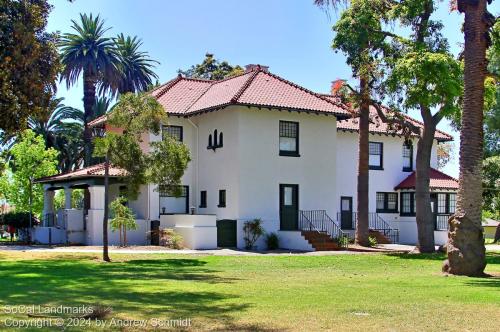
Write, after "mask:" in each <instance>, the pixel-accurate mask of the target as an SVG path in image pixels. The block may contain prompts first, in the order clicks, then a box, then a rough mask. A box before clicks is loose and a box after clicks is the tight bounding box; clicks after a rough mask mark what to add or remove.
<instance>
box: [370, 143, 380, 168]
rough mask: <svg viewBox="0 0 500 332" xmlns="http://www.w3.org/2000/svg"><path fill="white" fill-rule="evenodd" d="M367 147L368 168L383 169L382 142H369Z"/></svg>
mask: <svg viewBox="0 0 500 332" xmlns="http://www.w3.org/2000/svg"><path fill="white" fill-rule="evenodd" d="M369 144H370V145H369V148H368V153H369V165H370V169H383V157H384V156H383V150H384V146H383V143H380V142H370V143H369Z"/></svg>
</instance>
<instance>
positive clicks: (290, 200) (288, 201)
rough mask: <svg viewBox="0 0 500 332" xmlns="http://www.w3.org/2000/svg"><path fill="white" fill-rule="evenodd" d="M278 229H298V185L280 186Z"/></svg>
mask: <svg viewBox="0 0 500 332" xmlns="http://www.w3.org/2000/svg"><path fill="white" fill-rule="evenodd" d="M280 229H281V230H283V231H296V230H298V229H299V185H298V184H280Z"/></svg>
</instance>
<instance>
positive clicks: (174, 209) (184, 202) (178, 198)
mask: <svg viewBox="0 0 500 332" xmlns="http://www.w3.org/2000/svg"><path fill="white" fill-rule="evenodd" d="M158 193H159V196H160V197H159V198H160V202H159V203H160V204H159V208H160V211H159V212H160V214H179V213H188V212H189V199H188V198H189V187H188V186H164V185H160V186H159V187H158Z"/></svg>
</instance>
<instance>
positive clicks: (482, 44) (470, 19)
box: [443, 0, 494, 276]
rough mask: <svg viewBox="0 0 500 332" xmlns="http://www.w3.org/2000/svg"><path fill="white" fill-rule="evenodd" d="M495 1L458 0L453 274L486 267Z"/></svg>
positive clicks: (471, 272)
mask: <svg viewBox="0 0 500 332" xmlns="http://www.w3.org/2000/svg"><path fill="white" fill-rule="evenodd" d="M488 2H491V1H490V0H477V1H470V0H469V1H467V0H458V1H457V5H458V6H457V7H458V10H459V11H460V12H461V13H464V14H465V18H464V26H463V30H464V39H465V44H464V51H463V57H464V65H465V67H464V98H463V115H462V125H461V130H460V163H459V165H460V176H459V189H458V195H457V207H456V212H455V215H454V216H452V218H450V221H449V231H448V244H447V255H448V259H447V260H446V261H445V263H444V265H443V270H444V271H445V272H448V273H452V274H460V275H468V276H480V275H483V273H484V268H485V267H486V257H485V247H484V239H483V228H482V226H481V207H482V182H481V178H482V173H481V169H482V158H483V107H484V80H485V78H486V70H487V68H486V66H487V61H486V49H487V48H488V38H487V36H488V30H489V28H491V27H492V26H493V23H494V18H493V19H491V17H492V16H491V14H489V13H488V10H487V3H488Z"/></svg>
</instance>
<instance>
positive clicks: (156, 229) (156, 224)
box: [151, 220, 160, 246]
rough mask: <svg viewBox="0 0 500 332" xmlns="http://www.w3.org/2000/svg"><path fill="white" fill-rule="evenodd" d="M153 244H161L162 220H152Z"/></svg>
mask: <svg viewBox="0 0 500 332" xmlns="http://www.w3.org/2000/svg"><path fill="white" fill-rule="evenodd" d="M151 245H152V246H159V245H160V221H159V220H151Z"/></svg>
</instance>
